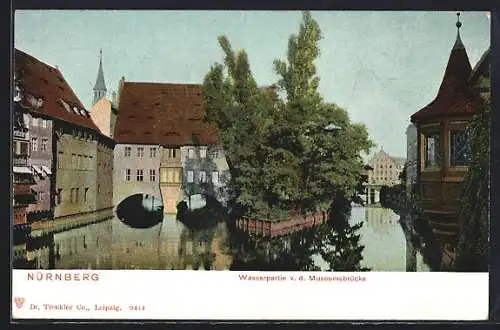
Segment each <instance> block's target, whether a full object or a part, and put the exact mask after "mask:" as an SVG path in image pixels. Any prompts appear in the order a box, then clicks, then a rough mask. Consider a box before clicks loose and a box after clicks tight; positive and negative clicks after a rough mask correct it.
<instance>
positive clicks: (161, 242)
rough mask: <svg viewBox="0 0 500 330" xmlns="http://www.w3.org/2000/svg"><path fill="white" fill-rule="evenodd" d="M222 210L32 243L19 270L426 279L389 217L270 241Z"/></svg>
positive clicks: (19, 258) (369, 212) (336, 221)
mask: <svg viewBox="0 0 500 330" xmlns="http://www.w3.org/2000/svg"><path fill="white" fill-rule="evenodd" d="M231 223H232V222H231V221H228V219H227V217H226V216H224V214H223V213H221V212H220V210H214V209H205V210H198V211H197V212H194V213H191V214H190V216H188V217H182V218H176V217H175V216H173V215H165V216H164V217H163V219H162V221H161V222H160V223H157V224H156V225H153V226H151V227H149V228H133V227H131V226H129V225H127V224H125V223H124V222H122V221H120V220H119V219H118V218H117V217H115V218H113V219H110V220H106V221H103V222H99V223H94V224H90V225H88V226H84V227H79V228H75V229H71V230H67V231H64V232H58V233H51V234H45V235H43V236H40V237H29V238H28V239H27V241H26V244H24V245H23V244H19V245H17V246H16V249H15V251H16V252H15V260H14V267H15V268H38V269H54V268H56V269H195V270H261V271H266V270H281V271H287V270H300V271H308V270H326V271H327V270H334V271H360V270H368V269H369V270H372V271H406V270H408V271H426V270H428V268H427V267H426V265H425V263H424V262H423V261H422V258H421V256H420V254H419V253H418V252H416V250H415V249H414V248H413V245H412V244H407V241H406V238H405V235H404V233H403V230H402V228H401V225H400V224H399V219H398V216H397V215H396V214H394V213H393V212H392V211H391V210H389V209H384V208H365V207H353V208H352V210H350V211H349V212H346V213H342V214H340V213H336V214H335V213H331V214H330V218H329V221H328V222H327V223H325V224H323V225H320V226H318V227H315V228H312V229H308V230H304V231H299V232H295V233H292V234H289V235H286V236H282V237H278V238H274V239H268V238H262V237H255V236H248V234H246V233H244V232H241V231H238V230H236V229H235V228H234V226H232V225H231Z"/></svg>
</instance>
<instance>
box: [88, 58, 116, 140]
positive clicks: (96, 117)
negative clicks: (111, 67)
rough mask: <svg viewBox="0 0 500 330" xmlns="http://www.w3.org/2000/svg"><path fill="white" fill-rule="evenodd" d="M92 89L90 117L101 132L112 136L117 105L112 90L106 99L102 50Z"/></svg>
mask: <svg viewBox="0 0 500 330" xmlns="http://www.w3.org/2000/svg"><path fill="white" fill-rule="evenodd" d="M93 91H94V101H93V102H92V107H91V108H90V118H91V119H92V121H93V122H94V124H95V125H96V126H97V127H98V128H99V130H100V131H101V133H102V134H104V135H106V136H107V137H110V138H113V134H114V131H115V123H116V116H117V114H118V107H117V104H116V93H115V92H113V94H112V99H111V100H108V98H107V97H106V93H107V88H106V83H105V82H104V71H103V67H102V51H101V53H100V57H99V70H98V71H97V79H96V83H95V85H94V89H93Z"/></svg>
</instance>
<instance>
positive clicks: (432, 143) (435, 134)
mask: <svg viewBox="0 0 500 330" xmlns="http://www.w3.org/2000/svg"><path fill="white" fill-rule="evenodd" d="M423 135H424V139H423V140H424V141H423V143H424V150H423V151H424V155H423V156H424V157H423V159H424V168H426V169H432V168H438V167H440V166H441V159H442V157H441V156H442V155H441V153H442V152H441V133H440V130H439V126H436V127H433V128H432V129H426V130H424V131H423Z"/></svg>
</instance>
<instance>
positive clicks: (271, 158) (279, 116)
mask: <svg viewBox="0 0 500 330" xmlns="http://www.w3.org/2000/svg"><path fill="white" fill-rule="evenodd" d="M320 40H321V30H320V27H319V25H318V23H317V22H316V21H315V20H314V19H313V17H312V15H311V14H310V13H309V12H304V13H303V16H302V22H301V24H300V28H299V32H298V34H293V35H291V36H290V38H289V40H288V52H287V58H286V60H279V59H277V60H275V61H274V63H273V64H274V71H275V73H276V74H277V76H278V79H277V82H276V84H275V85H274V86H272V87H271V88H259V86H258V85H257V83H256V80H255V78H254V76H253V74H252V71H251V68H250V63H249V60H248V56H247V54H246V52H245V51H244V50H239V51H234V50H233V49H232V47H231V44H230V42H229V40H228V39H227V38H226V37H225V36H221V37H219V39H218V41H219V45H220V47H221V49H222V50H223V53H224V55H225V56H224V60H223V64H220V63H216V64H214V65H213V66H212V67H211V68H210V70H209V72H208V73H207V74H206V76H205V80H204V86H203V87H204V98H205V100H204V105H205V110H206V116H207V118H206V119H207V120H208V121H211V122H213V123H215V124H216V125H217V127H218V129H219V135H220V139H221V143H222V145H223V148H224V150H225V152H226V157H227V160H228V164H229V167H230V171H231V175H232V178H233V180H232V185H233V191H234V194H235V195H234V200H235V202H236V203H237V204H238V205H240V206H242V207H243V208H244V209H245V210H246V211H247V212H248V213H250V214H254V215H258V216H265V217H271V218H273V217H283V216H285V214H286V211H288V210H290V209H292V208H294V209H300V210H301V211H302V212H303V213H307V212H311V211H315V210H317V209H323V210H325V209H326V208H327V207H328V206H329V204H330V203H331V202H332V200H333V199H334V198H335V196H337V195H342V196H347V197H348V198H352V197H353V196H354V195H355V194H356V191H357V189H356V188H357V186H358V182H359V180H360V178H363V174H364V164H363V161H362V158H361V152H368V151H369V150H370V148H371V147H373V143H372V141H371V140H370V139H369V135H368V132H367V129H366V127H365V126H364V125H361V124H357V123H352V122H351V121H350V119H349V116H348V114H347V112H346V111H345V110H344V109H342V108H341V107H339V106H337V105H335V104H332V103H326V102H324V100H323V98H322V96H321V95H320V93H319V91H318V87H319V81H320V79H319V76H318V74H317V70H316V66H315V60H316V59H317V58H318V56H319V54H320V50H319V41H320ZM278 95H283V97H279V96H278Z"/></svg>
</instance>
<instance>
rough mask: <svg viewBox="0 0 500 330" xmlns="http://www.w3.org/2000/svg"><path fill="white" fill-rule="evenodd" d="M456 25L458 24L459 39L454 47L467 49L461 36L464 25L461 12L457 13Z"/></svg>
mask: <svg viewBox="0 0 500 330" xmlns="http://www.w3.org/2000/svg"><path fill="white" fill-rule="evenodd" d="M455 25H456V26H457V40H455V45H453V49H462V48H463V49H465V47H464V44H463V43H462V39H461V38H460V27H461V26H462V22H460V13H457V23H456V24H455Z"/></svg>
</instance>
